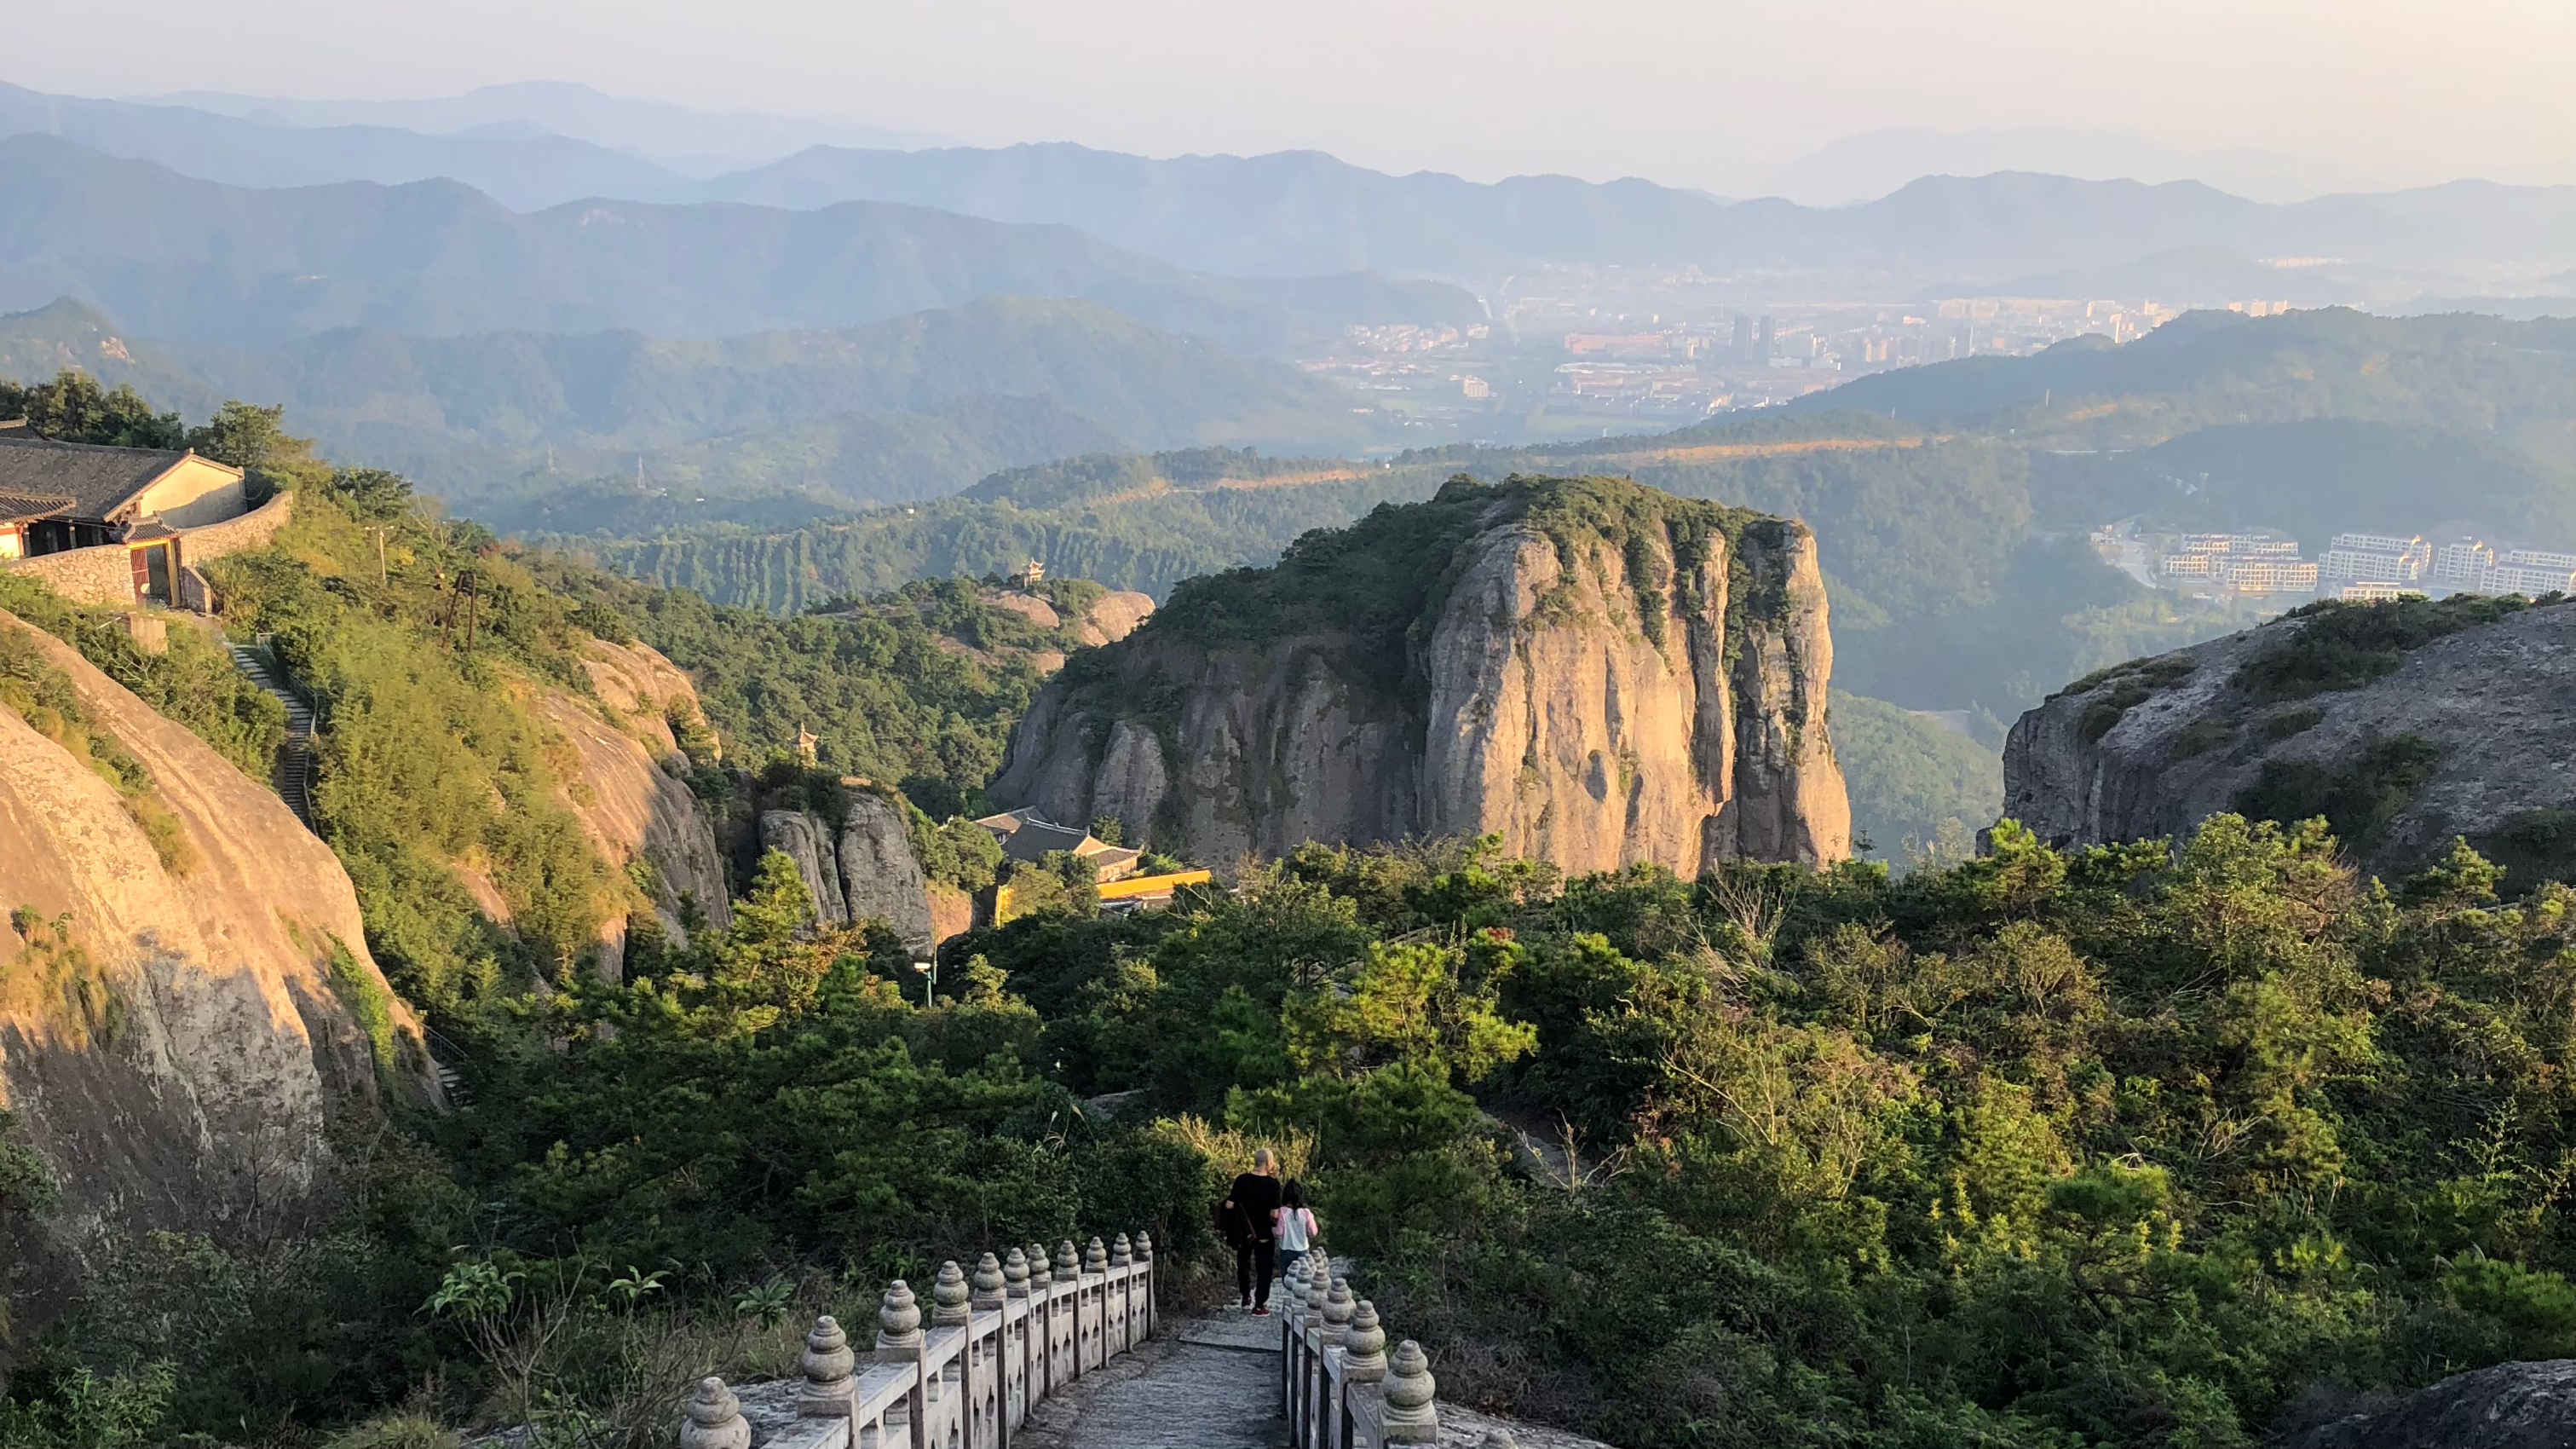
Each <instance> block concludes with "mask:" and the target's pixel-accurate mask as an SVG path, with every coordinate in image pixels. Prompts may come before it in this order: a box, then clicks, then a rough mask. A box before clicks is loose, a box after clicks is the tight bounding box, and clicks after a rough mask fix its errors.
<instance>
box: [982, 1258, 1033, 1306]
mask: <svg viewBox="0 0 2576 1449" xmlns="http://www.w3.org/2000/svg"><path fill="white" fill-rule="evenodd" d="M1020 1276H1022V1277H1024V1278H1025V1277H1027V1276H1028V1269H1027V1268H1026V1267H1025V1266H1024V1267H1022V1268H1021V1269H1020ZM1009 1281H1010V1280H1009V1279H1007V1278H1005V1277H1003V1276H1002V1260H1001V1259H999V1258H996V1257H994V1256H993V1255H992V1254H990V1253H986V1254H985V1255H984V1256H983V1257H980V1258H978V1259H976V1260H975V1276H974V1277H973V1278H972V1279H970V1280H969V1281H968V1286H969V1287H972V1288H973V1289H974V1290H975V1297H974V1301H973V1307H974V1309H975V1311H976V1312H978V1313H990V1312H991V1311H993V1310H994V1309H996V1308H999V1307H1001V1306H1002V1297H1003V1286H1004V1285H1005V1284H1006V1283H1008V1282H1009Z"/></svg>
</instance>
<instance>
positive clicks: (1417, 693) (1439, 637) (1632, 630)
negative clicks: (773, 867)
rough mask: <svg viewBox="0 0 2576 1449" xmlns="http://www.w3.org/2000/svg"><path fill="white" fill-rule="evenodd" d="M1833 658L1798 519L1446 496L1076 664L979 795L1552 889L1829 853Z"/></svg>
mask: <svg viewBox="0 0 2576 1449" xmlns="http://www.w3.org/2000/svg"><path fill="white" fill-rule="evenodd" d="M1832 668H1833V644H1832V640H1831V638H1830V635H1829V633H1828V631H1827V622H1826V605H1825V592H1824V584H1823V579H1822V576H1821V574H1820V573H1819V572H1818V569H1817V566H1816V549H1815V540H1814V538H1813V536H1812V535H1810V534H1809V533H1808V532H1807V530H1806V529H1805V528H1804V527H1802V526H1801V525H1798V524H1796V523H1791V522H1786V521H1783V520H1779V519H1771V518H1764V517H1761V516H1758V515H1755V514H1751V513H1747V512H1744V511H1741V510H1733V509H1727V508H1722V507H1720V506H1718V505H1715V504H1709V503H1696V502H1690V501H1686V500H1683V499H1679V498H1674V497H1672V496H1670V495H1668V494H1663V493H1659V492H1656V491H1655V490H1653V489H1649V488H1644V487H1641V486H1639V485H1637V484H1634V483H1630V482H1625V481H1620V480H1612V479H1599V478H1588V479H1519V478H1515V479H1512V480H1510V481H1508V482H1506V483H1504V484H1501V485H1485V484H1480V483H1478V482H1476V481H1475V480H1473V479H1469V478H1464V477H1461V478H1459V479H1455V480H1453V481H1452V482H1451V483H1449V484H1448V485H1447V486H1446V487H1444V488H1443V489H1442V490H1441V492H1440V494H1439V496H1438V497H1437V498H1435V499H1433V500H1432V501H1431V502H1428V503H1423V504H1416V505H1410V506H1405V507H1397V506H1393V505H1389V506H1385V507H1381V508H1380V509H1378V510H1377V511H1376V512H1375V513H1373V514H1371V515H1370V516H1369V517H1368V518H1367V519H1364V520H1363V521H1361V522H1360V523H1359V524H1357V525H1356V526H1354V527H1353V528H1351V529H1349V530H1345V531H1342V532H1338V533H1317V534H1311V535H1308V536H1307V537H1306V538H1304V539H1301V540H1299V541H1298V543H1297V544H1296V546H1295V547H1293V548H1292V549H1290V551H1289V552H1288V554H1287V556H1286V557H1284V558H1283V559H1282V560H1281V561H1280V563H1279V564H1278V566H1277V567H1275V568H1271V569H1265V570H1236V571H1234V572H1233V573H1230V574H1225V575H1220V576H1217V577H1215V578H1210V579H1198V580H1191V581H1190V582H1188V583H1185V584H1183V585H1182V586H1181V587H1180V588H1179V589H1177V590H1175V591H1174V593H1173V596H1172V598H1171V600H1170V601H1169V602H1168V603H1167V604H1166V605H1165V607H1164V608H1163V609H1162V610H1161V611H1160V612H1159V613H1157V614H1155V615H1154V616H1153V618H1152V619H1151V620H1150V621H1148V622H1147V623H1146V624H1144V625H1143V627H1141V628H1139V629H1138V630H1137V631H1136V632H1135V633H1134V634H1133V635H1131V636H1130V637H1129V638H1127V639H1126V640H1124V641H1122V642H1120V643H1118V644H1115V645H1111V646H1109V647H1107V648H1103V649H1097V650H1091V651H1087V652H1085V653H1083V654H1080V655H1077V656H1075V658H1074V660H1073V661H1072V663H1071V664H1070V665H1069V666H1068V668H1067V670H1066V672H1065V673H1064V674H1063V675H1062V676H1060V677H1058V678H1057V679H1056V680H1054V681H1052V682H1051V683H1050V684H1049V685H1048V686H1047V688H1046V689H1045V690H1044V691H1043V692H1042V693H1041V694H1040V695H1039V697H1038V699H1037V701H1036V702H1035V704H1034V705H1033V706H1032V707H1031V709H1030V711H1029V713H1028V715H1027V716H1026V717H1025V718H1024V719H1023V720H1022V721H1021V723H1020V725H1019V727H1018V729H1017V730H1016V731H1015V732H1014V734H1013V736H1012V741H1011V749H1010V756H1009V761H1008V763H1007V765H1006V767H1005V768H1004V770H1003V772H1002V774H1001V775H1000V777H999V778H998V779H996V780H995V782H994V783H993V785H992V786H991V787H990V790H989V793H990V795H991V796H992V798H993V799H994V800H995V801H996V803H998V804H1002V805H1006V806H1022V805H1025V806H1033V807H1035V808H1037V809H1038V810H1039V811H1041V812H1042V813H1044V814H1045V815H1047V816H1048V817H1050V818H1052V819H1056V820H1062V821H1067V822H1074V823H1088V822H1089V821H1091V820H1093V819H1096V818H1098V817H1102V816H1114V817H1116V818H1118V819H1119V820H1120V822H1121V823H1122V825H1123V827H1124V829H1125V831H1126V832H1127V837H1126V838H1127V839H1128V840H1129V841H1130V842H1131V843H1134V842H1137V841H1149V842H1151V843H1152V844H1153V845H1154V846H1155V847H1156V848H1158V849H1165V850H1174V851H1177V852H1179V853H1181V854H1184V855H1186V856H1189V857H1191V858H1194V859H1197V860H1202V861H1207V862H1209V863H1211V864H1216V865H1220V866H1223V865H1230V864H1232V863H1234V862H1235V861H1237V860H1239V859H1240V858H1242V857H1244V856H1245V855H1247V854H1252V855H1264V856H1269V855H1277V854H1280V853H1283V852H1285V851H1287V850H1290V849H1292V848H1294V847H1295V846H1296V845H1298V844H1299V843H1301V842H1304V841H1308V840H1320V841H1327V842H1336V843H1365V842H1374V841H1390V840H1397V839H1402V838H1405V837H1409V836H1445V835H1483V834H1495V835H1500V836H1501V837H1502V838H1503V842H1504V846H1505V848H1506V849H1508V850H1510V851H1512V852H1514V853H1516V854H1527V855H1532V856H1537V857H1541V858H1545V859H1548V860H1551V861H1554V862H1555V863H1557V864H1558V865H1560V866H1562V867H1564V868H1565V869H1567V870H1569V871H1594V870H1608V869H1615V868H1617V867H1620V866H1623V865H1627V864H1631V863H1634V862H1640V861H1651V862H1656V863H1660V864H1663V865H1666V866H1669V867H1671V868H1672V869H1674V870H1676V871H1678V872H1680V873H1681V874H1683V875H1685V876H1696V875H1698V874H1699V873H1700V872H1701V871H1702V870H1704V869H1707V868H1708V867H1709V866H1710V865H1711V864H1712V863H1714V862H1716V861H1719V860H1724V859H1729V858H1738V857H1741V858H1750V859H1760V860H1790V861H1804V862H1817V861H1829V860H1835V859H1839V858H1841V857H1842V856H1843V855H1845V854H1846V853H1847V852H1848V850H1849V845H1850V829H1851V820H1850V807H1849V804H1848V802H1847V800H1846V799H1845V796H1844V791H1843V781H1842V775H1841V773H1840V771H1839V770H1838V769H1837V768H1836V767H1835V764H1834V758H1833V747H1832V744H1831V742H1830V741H1829V740H1828V738H1827V735H1826V728H1825V711H1826V684H1827V680H1828V677H1829V675H1830V674H1831V672H1832Z"/></svg>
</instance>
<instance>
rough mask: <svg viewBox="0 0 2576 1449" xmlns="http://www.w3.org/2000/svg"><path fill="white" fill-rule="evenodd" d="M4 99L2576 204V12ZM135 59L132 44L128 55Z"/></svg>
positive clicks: (1704, 11)
mask: <svg viewBox="0 0 2576 1449" xmlns="http://www.w3.org/2000/svg"><path fill="white" fill-rule="evenodd" d="M0 14H5V15H6V16H7V25H6V28H7V31H8V33H9V37H10V38H9V46H8V51H7V53H6V54H5V55H0V79H5V80H8V81H11V82H13V83H15V84H19V85H24V86H32V87H35V88H38V89H43V90H53V91H64V92H71V93H76V94H87V95H128V96H132V95H148V94H159V93H166V92H171V91H179V90H189V89H213V90H225V91H235V92H249V93H255V94H262V95H281V96H293V97H299V98H308V99H342V98H350V97H369V96H374V97H417V96H429V95H442V94H451V93H454V92H458V91H462V90H466V89H470V88H472V87H475V86H479V85H486V84H494V83H500V82H507V81H518V80H572V81H580V82H584V83H587V84H589V85H592V86H596V87H598V88H600V89H602V90H605V91H609V92H611V93H615V94H620V95H628V96H636V97H644V98H650V99H657V100H667V101H674V102H679V103H682V104H687V105H692V106H698V107H705V108H715V109H743V110H759V111H768V112H784V113H791V114H801V115H816V116H828V117H834V118H842V119H851V120H861V121H867V122H872V123H875V124H878V125H883V126H888V127H897V128H901V129H905V130H910V131H917V132H928V133H933V134H936V135H941V136H946V137H953V138H955V139H957V140H959V141H963V142H968V143H975V144H1003V143H1009V142H1013V141H1022V140H1074V141H1082V142H1085V143H1088V144H1092V145H1098V146H1103V147H1108V148H1112V149H1118V150H1129V151H1138V152H1143V153H1146V154H1151V155H1175V154H1181V153H1184V152H1212V151H1231V152H1237V153H1252V152H1259V151H1268V150H1279V149H1287V148H1295V147H1312V148H1316V149H1321V150H1327V151H1331V152H1333V153H1334V154H1336V155H1339V156H1342V157H1344V158H1345V159H1348V160H1352V161H1357V162H1360V163H1362V164H1365V165H1371V166H1376V167H1380V168H1382V169H1387V170H1393V171H1409V170H1414V169H1422V168H1431V169H1438V170H1446V171H1454V172H1457V173H1460V174H1462V175H1467V176H1470V177H1475V178H1479V179H1490V178H1493V177H1498V176H1502V175H1507V174H1513V173H1525V172H1534V171H1558V172H1564V173H1568V174H1573V175H1579V176H1586V177H1592V178H1595V179H1606V178H1609V177H1613V176H1619V175H1642V176H1647V177H1650V178H1652V179H1655V180H1658V181H1663V182H1666V183H1668V184H1675V185H1695V186H1704V187H1708V188H1710V189H1712V190H1717V191H1721V192H1741V191H1743V190H1744V189H1746V188H1748V187H1750V186H1756V185H1758V184H1759V183H1760V180H1761V179H1762V178H1763V177H1764V176H1766V175H1768V174H1770V173H1772V172H1773V171H1776V169H1777V168H1778V167H1779V166H1780V165H1781V164H1782V162H1784V161H1785V160H1786V159H1788V158H1790V157H1792V156H1794V155H1796V154H1798V153H1799V152H1802V151H1805V150H1808V149H1811V148H1813V147H1814V146H1816V145H1818V144H1820V143H1823V142H1825V141H1828V140H1831V139H1833V138H1835V137H1838V136H1845V135H1850V134H1853V133H1860V132H1868V131H1873V130H1876V129H1879V128H1883V127H1898V126H1912V127H1934V128H1939V129H1943V130H1952V131H1961V130H1972V129H1977V128H1997V127H2027V126H2046V127H2103V128H2115V129H2122V130H2131V131H2136V132H2140V133H2143V134H2144V135H2147V136H2150V137H2153V138H2155V139H2156V140H2158V141H2160V142H2163V143H2165V144H2167V145H2169V146H2173V147H2179V148H2184V149H2186V150H2217V149H2226V150H2244V149H2253V150H2263V151H2273V152H2280V153H2285V154H2288V155H2292V156H2297V157H2305V158H2316V159H2317V160H2319V161H2321V162H2324V163H2329V164H2331V165H2333V166H2335V167H2339V168H2342V169H2343V170H2345V171H2348V172H2353V173H2356V174H2361V175H2366V176H2367V177H2369V178H2372V179H2377V180H2383V181H2386V182H2388V183H2391V184H2396V183H2400V182H2414V181H2421V180H2429V179H2439V178H2446V177H2453V176H2463V175H2484V176H2490V177H2494V178H2496V179H2507V180H2524V181H2537V180H2568V181H2576V100H2572V99H2571V98H2570V96H2571V91H2570V87H2569V86H2568V84H2567V81H2566V75H2567V72H2568V69H2569V66H2570V63H2571V61H2576V3H2570V0H2442V3H2440V4H2438V5H2437V4H2433V3H2430V0H1962V3H1931V0H1769V3H1764V4H1744V3H1739V0H1697V3H1692V0H1555V3H1545V4H1541V3H1530V0H1267V3H1250V4H1248V3H1232V0H918V3H906V4H888V3H881V0H725V3H722V4H708V3H706V0H440V3H438V4H436V5H422V4H419V3H417V0H399V3H393V0H83V3H81V4H77V5H62V4H51V5H48V4H41V3H38V0H0ZM103 35H106V36H114V37H116V40H115V43H114V44H101V43H100V37H101V36H103Z"/></svg>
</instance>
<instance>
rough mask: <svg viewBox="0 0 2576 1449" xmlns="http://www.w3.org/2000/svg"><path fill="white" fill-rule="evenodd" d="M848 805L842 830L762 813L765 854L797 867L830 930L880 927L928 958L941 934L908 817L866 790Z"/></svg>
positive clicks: (812, 816)
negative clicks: (872, 923)
mask: <svg viewBox="0 0 2576 1449" xmlns="http://www.w3.org/2000/svg"><path fill="white" fill-rule="evenodd" d="M845 798H846V801H847V804H846V808H845V810H844V812H843V814H842V819H841V823H840V825H839V827H838V828H837V829H836V828H834V826H833V825H832V824H831V822H829V821H828V820H826V819H824V818H823V817H822V816H821V815H819V814H817V813H815V812H814V811H813V810H812V809H809V808H795V809H768V810H763V811H761V812H760V847H761V849H763V850H776V851H783V852H785V853H786V854H787V856H788V857H789V858H790V859H792V860H794V861H795V862H796V870H797V873H798V874H799V875H801V876H803V877H804V878H805V889H806V890H808V891H810V892H812V893H813V896H814V913H815V915H816V916H817V917H818V918H819V919H821V920H822V922H823V923H824V924H825V925H832V926H846V925H850V924H853V923H855V922H859V921H867V920H882V921H885V922H887V923H888V924H890V925H892V926H893V927H894V931H895V934H896V935H898V936H901V937H902V938H903V942H904V944H905V945H907V946H909V947H911V948H912V949H913V950H914V951H916V952H918V953H921V954H923V955H927V954H928V953H929V952H930V950H931V949H932V948H933V947H934V946H936V945H937V944H938V942H939V939H940V937H941V934H942V933H941V931H940V930H939V927H938V924H937V923H936V922H935V921H934V920H933V918H932V912H931V902H930V884H929V881H928V879H927V877H925V876H924V875H923V873H922V869H921V860H920V857H919V856H917V855H915V854H914V853H913V848H912V833H911V830H910V829H909V828H908V827H907V825H906V823H905V817H904V813H903V811H902V810H901V809H900V808H899V807H898V806H897V805H896V804H895V803H894V802H893V801H891V800H889V799H887V798H886V797H885V796H883V795H880V794H878V793H877V792H875V791H874V790H870V789H866V788H854V789H850V790H848V791H847V792H846V796H845Z"/></svg>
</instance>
